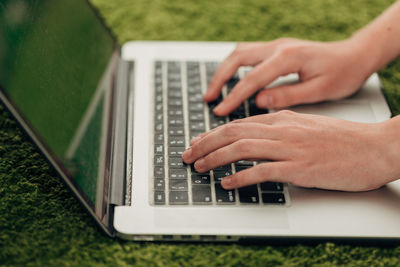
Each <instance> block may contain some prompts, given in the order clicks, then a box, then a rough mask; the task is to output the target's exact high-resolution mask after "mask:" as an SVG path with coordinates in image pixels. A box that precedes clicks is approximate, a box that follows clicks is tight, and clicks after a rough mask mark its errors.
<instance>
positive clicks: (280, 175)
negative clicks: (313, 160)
mask: <svg viewBox="0 0 400 267" xmlns="http://www.w3.org/2000/svg"><path fill="white" fill-rule="evenodd" d="M289 172H290V163H289V162H285V161H277V162H268V163H262V164H258V165H256V166H254V167H251V168H249V169H246V170H243V171H240V172H237V173H235V174H233V175H231V176H227V177H225V178H224V179H223V180H222V182H221V185H222V187H223V188H224V189H226V190H230V189H235V188H240V187H244V186H248V185H253V184H258V183H262V182H267V181H268V182H283V183H289V182H290V176H289V174H290V173H289Z"/></svg>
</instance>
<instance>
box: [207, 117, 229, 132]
mask: <svg viewBox="0 0 400 267" xmlns="http://www.w3.org/2000/svg"><path fill="white" fill-rule="evenodd" d="M225 123H226V120H225V118H224V117H217V116H215V115H214V114H210V129H214V128H217V127H218V126H221V125H224V124H225Z"/></svg>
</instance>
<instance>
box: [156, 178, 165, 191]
mask: <svg viewBox="0 0 400 267" xmlns="http://www.w3.org/2000/svg"><path fill="white" fill-rule="evenodd" d="M154 190H156V191H165V181H164V179H163V178H156V179H154Z"/></svg>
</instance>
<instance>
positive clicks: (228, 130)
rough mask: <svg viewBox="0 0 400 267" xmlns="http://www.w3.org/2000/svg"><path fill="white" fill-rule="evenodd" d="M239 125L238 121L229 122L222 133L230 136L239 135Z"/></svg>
mask: <svg viewBox="0 0 400 267" xmlns="http://www.w3.org/2000/svg"><path fill="white" fill-rule="evenodd" d="M239 128H240V127H239V125H238V124H237V123H228V124H226V125H225V126H224V127H223V128H222V135H223V136H225V137H228V138H235V137H237V136H238V130H239Z"/></svg>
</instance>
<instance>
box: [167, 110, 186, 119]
mask: <svg viewBox="0 0 400 267" xmlns="http://www.w3.org/2000/svg"><path fill="white" fill-rule="evenodd" d="M168 116H170V117H171V116H176V117H182V118H183V110H182V109H169V110H168Z"/></svg>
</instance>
